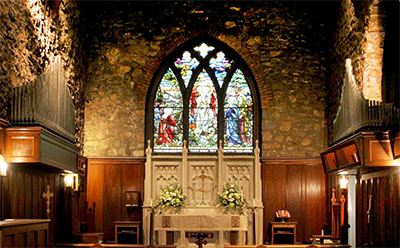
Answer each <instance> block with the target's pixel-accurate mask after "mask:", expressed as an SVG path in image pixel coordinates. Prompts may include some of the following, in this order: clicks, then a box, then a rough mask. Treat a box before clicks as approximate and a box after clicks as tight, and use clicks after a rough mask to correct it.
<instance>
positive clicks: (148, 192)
mask: <svg viewBox="0 0 400 248" xmlns="http://www.w3.org/2000/svg"><path fill="white" fill-rule="evenodd" d="M151 155H152V149H151V142H150V140H148V141H147V149H146V163H145V178H144V197H143V198H144V201H143V241H144V244H146V245H148V244H150V212H151V208H152V204H153V203H152V187H151V176H152V161H151Z"/></svg>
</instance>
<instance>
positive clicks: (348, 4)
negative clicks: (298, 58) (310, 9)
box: [327, 0, 385, 143]
mask: <svg viewBox="0 0 400 248" xmlns="http://www.w3.org/2000/svg"><path fill="white" fill-rule="evenodd" d="M381 2H382V1H381V0H370V1H352V0H343V1H342V3H341V6H340V8H339V16H338V17H339V18H338V23H337V28H336V31H335V34H334V42H333V47H332V50H331V56H330V63H331V66H330V67H329V71H328V77H329V81H328V91H327V93H328V94H327V96H328V98H327V103H328V109H327V111H328V137H329V138H328V142H329V143H331V142H332V141H333V137H332V123H333V120H334V119H335V117H336V114H337V111H338V108H339V105H340V97H341V91H342V85H343V80H344V73H345V61H346V59H348V58H350V59H351V60H352V66H353V74H354V77H355V80H356V83H357V85H358V87H359V89H360V91H361V92H362V93H363V95H364V97H365V98H367V99H374V100H381V99H382V92H381V83H382V58H383V42H384V36H385V33H384V29H383V26H382V18H384V10H383V8H382V7H381V6H380V4H381Z"/></svg>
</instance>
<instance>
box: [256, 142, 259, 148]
mask: <svg viewBox="0 0 400 248" xmlns="http://www.w3.org/2000/svg"><path fill="white" fill-rule="evenodd" d="M258 143H259V141H258V140H256V149H259V147H258Z"/></svg>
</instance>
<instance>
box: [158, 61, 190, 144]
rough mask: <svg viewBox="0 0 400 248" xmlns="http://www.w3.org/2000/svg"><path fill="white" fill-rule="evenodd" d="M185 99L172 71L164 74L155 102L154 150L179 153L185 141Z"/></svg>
mask: <svg viewBox="0 0 400 248" xmlns="http://www.w3.org/2000/svg"><path fill="white" fill-rule="evenodd" d="M182 100H183V98H182V93H181V90H180V89H179V83H178V81H177V79H176V77H175V75H174V73H173V72H172V70H171V69H168V71H167V72H166V73H165V74H164V76H163V78H162V80H161V82H160V85H159V87H158V90H157V92H156V97H155V101H154V148H155V149H154V150H155V151H179V150H180V148H181V146H182V141H183V128H182V110H183V101H182Z"/></svg>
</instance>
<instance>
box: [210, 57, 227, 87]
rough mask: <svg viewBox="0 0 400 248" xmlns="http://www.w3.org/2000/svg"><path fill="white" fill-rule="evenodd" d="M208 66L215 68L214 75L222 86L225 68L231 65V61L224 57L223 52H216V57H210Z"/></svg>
mask: <svg viewBox="0 0 400 248" xmlns="http://www.w3.org/2000/svg"><path fill="white" fill-rule="evenodd" d="M210 67H211V68H213V69H214V70H215V72H214V73H215V77H216V78H217V80H218V84H219V86H220V87H222V84H223V83H224V79H225V77H226V72H227V69H229V68H230V67H231V62H230V61H229V60H228V59H226V58H225V54H224V53H223V52H219V53H217V57H216V58H212V59H210Z"/></svg>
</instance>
